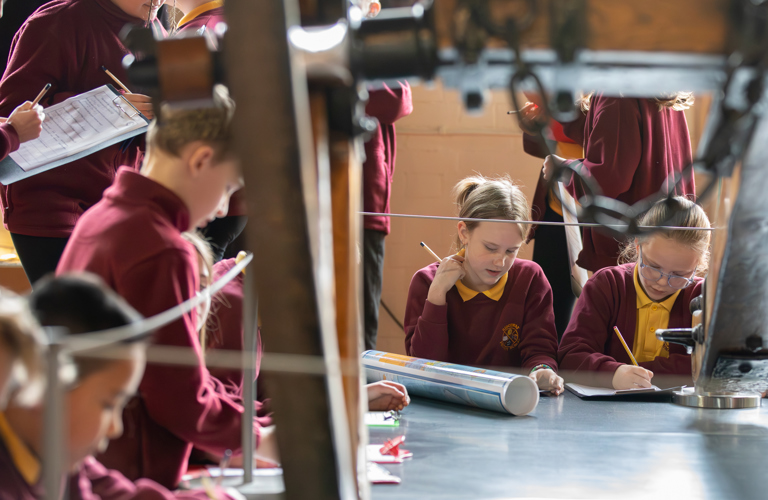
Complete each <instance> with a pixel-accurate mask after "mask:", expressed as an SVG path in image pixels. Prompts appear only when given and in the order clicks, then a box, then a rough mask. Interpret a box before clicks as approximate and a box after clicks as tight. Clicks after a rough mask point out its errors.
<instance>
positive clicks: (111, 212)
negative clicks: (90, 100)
mask: <svg viewBox="0 0 768 500" xmlns="http://www.w3.org/2000/svg"><path fill="white" fill-rule="evenodd" d="M216 102H217V105H216V106H215V107H213V108H205V109H198V110H194V109H187V110H176V111H173V110H168V111H167V112H166V113H165V114H164V116H163V117H162V120H161V122H160V124H158V123H156V122H153V124H152V125H151V126H150V130H149V132H148V135H147V137H148V149H147V156H146V157H145V159H144V165H143V166H142V170H141V173H136V172H134V171H132V170H131V169H127V168H124V169H121V170H120V171H119V172H118V175H117V179H116V181H115V184H114V185H113V186H112V187H111V188H109V189H108V190H107V191H106V192H105V193H104V198H103V200H102V201H100V202H99V203H98V204H96V205H95V206H94V207H93V208H92V209H91V210H89V211H88V212H87V213H86V214H85V215H84V216H83V217H82V218H81V220H80V222H79V223H78V225H77V227H76V228H75V231H74V232H73V234H72V238H71V239H70V242H69V243H68V245H67V248H66V250H65V251H64V255H62V258H61V262H60V263H59V267H58V270H57V272H58V273H62V272H68V271H90V272H93V273H96V274H98V275H99V276H101V277H102V278H103V279H104V280H105V281H106V283H107V284H108V285H109V286H111V287H112V288H113V289H114V290H115V291H117V292H118V293H119V294H120V295H122V296H123V297H124V298H125V299H126V300H127V301H128V302H129V303H130V304H131V305H132V306H134V307H135V308H136V309H137V310H138V311H139V312H141V313H142V314H143V315H144V316H147V317H150V316H153V315H155V314H158V313H160V312H162V311H165V310H167V309H170V308H172V307H174V306H176V305H177V304H179V303H181V302H183V301H185V300H187V299H189V298H190V297H193V296H195V293H196V292H197V291H198V289H199V273H198V268H197V266H198V263H197V254H196V251H195V249H194V247H193V246H192V245H191V244H190V243H189V242H187V241H186V240H185V239H183V238H182V236H181V233H182V232H183V231H187V230H190V229H192V228H195V227H199V226H202V225H205V223H206V222H208V221H210V220H213V218H214V217H215V215H216V213H217V212H219V211H220V210H221V208H222V207H226V204H227V203H228V202H229V195H230V194H231V193H232V192H234V191H235V190H237V189H238V188H239V187H240V185H241V179H240V175H239V172H238V169H237V164H236V161H235V159H234V158H233V157H232V156H231V151H230V148H231V145H230V141H231V132H230V126H231V125H230V123H231V116H232V112H233V108H234V104H233V103H232V101H231V100H230V99H229V97H228V96H227V95H226V89H223V88H221V87H219V88H217V95H216ZM196 323H197V317H196V315H194V314H193V315H186V316H184V317H183V318H182V319H179V320H177V321H175V322H173V323H171V324H170V325H168V326H166V327H164V328H161V329H160V330H158V331H157V332H156V334H155V337H154V340H155V342H156V343H158V344H161V345H170V346H181V347H187V348H189V349H190V350H191V351H192V352H194V353H195V354H196V355H197V356H198V362H199V364H198V366H197V367H195V368H186V367H184V368H182V367H175V366H165V365H150V366H149V367H148V368H147V370H146V373H145V375H144V378H143V379H142V382H141V385H140V386H139V397H137V398H134V399H133V400H132V401H131V402H130V403H129V404H128V406H127V407H126V410H125V417H124V418H125V421H126V432H125V434H124V435H123V437H122V438H121V439H119V440H117V441H114V442H113V443H112V444H111V445H110V447H109V449H108V450H107V451H106V453H105V454H104V455H103V456H102V457H101V459H102V461H103V462H104V463H105V465H107V466H108V467H112V468H115V469H118V470H120V471H121V472H123V473H124V474H125V475H126V476H128V477H129V478H131V479H134V478H138V477H149V478H151V479H155V480H156V481H158V482H159V483H161V484H163V485H166V486H168V487H173V486H175V485H176V484H177V483H178V481H179V479H180V478H181V475H182V474H183V473H184V472H185V470H186V463H187V459H188V457H189V453H190V451H191V449H192V446H193V445H194V446H196V447H197V448H200V449H202V450H205V451H207V452H209V453H212V454H215V455H222V454H223V453H224V452H225V451H226V450H228V449H229V450H232V451H233V452H235V453H240V452H243V453H251V452H252V450H240V439H241V437H240V425H241V419H242V413H243V408H242V407H241V405H240V404H238V402H237V401H236V400H235V399H234V398H233V397H232V396H231V395H229V394H228V393H227V392H226V390H225V389H224V387H223V385H222V384H221V383H220V382H219V381H217V380H215V379H214V378H213V377H212V376H211V375H210V374H209V372H208V370H207V369H206V368H205V362H204V359H203V357H202V354H201V346H200V340H199V338H198V331H197V324H196ZM263 423H266V422H261V421H256V422H254V434H255V435H256V442H257V443H259V450H260V452H262V453H263V454H264V457H265V458H267V459H272V460H274V459H275V458H276V456H275V455H276V452H275V450H274V442H273V438H272V428H271V427H270V428H267V429H262V424H263ZM260 431H262V432H260ZM262 433H263V434H262ZM260 434H262V436H261V437H262V438H263V440H264V442H261V443H260V442H259V437H260Z"/></svg>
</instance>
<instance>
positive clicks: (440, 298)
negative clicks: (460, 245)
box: [427, 255, 466, 306]
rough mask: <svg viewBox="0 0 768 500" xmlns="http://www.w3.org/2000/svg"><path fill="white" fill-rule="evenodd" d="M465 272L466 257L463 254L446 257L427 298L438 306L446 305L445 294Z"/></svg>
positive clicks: (438, 269)
mask: <svg viewBox="0 0 768 500" xmlns="http://www.w3.org/2000/svg"><path fill="white" fill-rule="evenodd" d="M465 274H466V271H465V270H464V257H462V256H461V255H451V256H450V257H446V258H444V259H443V261H442V262H440V266H438V268H437V272H436V273H435V279H434V280H432V284H431V285H430V286H429V293H428V294H427V300H428V301H430V302H432V303H433V304H434V305H436V306H444V305H445V294H446V293H448V290H450V289H451V287H453V285H455V284H456V282H457V281H459V280H460V279H461V278H463V277H464V275H465Z"/></svg>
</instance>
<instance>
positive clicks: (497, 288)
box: [456, 248, 509, 302]
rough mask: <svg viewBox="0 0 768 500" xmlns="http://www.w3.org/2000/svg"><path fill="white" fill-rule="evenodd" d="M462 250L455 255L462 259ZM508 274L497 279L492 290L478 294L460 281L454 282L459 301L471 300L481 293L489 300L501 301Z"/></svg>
mask: <svg viewBox="0 0 768 500" xmlns="http://www.w3.org/2000/svg"><path fill="white" fill-rule="evenodd" d="M464 252H465V251H464V249H463V248H462V249H461V250H460V251H459V253H457V254H456V255H460V256H462V257H464ZM508 275H509V273H505V274H503V275H502V276H501V278H499V281H498V282H496V284H495V285H493V287H492V288H490V289H488V290H486V291H484V292H478V291H476V290H472V289H471V288H469V287H468V286H467V285H465V284H464V283H462V282H461V280H459V281H457V282H456V289H457V290H458V291H459V295H461V300H463V301H464V302H466V301H468V300H471V299H473V298H475V296H476V295H477V294H479V293H482V294H483V295H485V296H486V297H488V298H489V299H491V300H495V301H496V302H498V301H499V300H500V299H501V296H502V295H504V287H505V286H506V285H507V276H508Z"/></svg>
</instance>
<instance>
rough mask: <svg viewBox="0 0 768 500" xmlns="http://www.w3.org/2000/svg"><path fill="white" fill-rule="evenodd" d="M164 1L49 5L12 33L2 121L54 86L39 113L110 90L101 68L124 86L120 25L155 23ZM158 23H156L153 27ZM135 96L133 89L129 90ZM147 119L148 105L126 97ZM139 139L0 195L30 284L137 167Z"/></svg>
mask: <svg viewBox="0 0 768 500" xmlns="http://www.w3.org/2000/svg"><path fill="white" fill-rule="evenodd" d="M162 3H163V0H159V1H158V0H155V1H154V2H147V0H53V1H51V2H49V3H47V4H45V5H43V6H42V7H40V8H39V9H38V10H37V11H36V12H35V13H34V14H32V15H31V16H30V17H29V19H27V21H26V22H25V23H24V25H23V26H22V27H21V28H20V29H19V31H18V32H17V33H16V36H15V37H14V40H13V45H12V47H11V54H10V56H9V59H8V66H7V68H6V70H5V74H4V75H3V79H2V82H0V115H5V114H6V113H9V112H10V111H11V110H12V109H14V108H15V107H16V106H18V105H20V104H21V103H23V102H24V101H27V100H32V99H34V98H35V95H36V94H37V93H38V92H40V89H42V88H43V87H44V86H45V85H46V84H47V83H50V84H51V85H52V87H51V89H50V90H49V91H48V93H47V94H46V96H45V98H44V99H43V101H42V102H41V104H43V105H44V106H48V105H51V104H56V103H59V102H61V101H63V100H65V99H67V98H69V97H72V96H74V95H77V94H81V93H83V92H86V91H88V90H92V89H94V88H96V87H100V86H102V85H105V84H108V83H114V82H113V81H112V80H111V79H110V78H109V77H108V76H107V75H106V73H104V71H102V70H101V69H100V68H101V66H102V65H103V66H105V67H106V68H107V69H109V70H110V71H111V72H112V73H114V74H115V76H117V78H119V79H120V80H122V81H123V82H126V81H127V77H126V73H125V70H124V69H123V64H122V60H123V57H124V56H125V55H126V54H128V49H126V48H125V46H124V45H123V43H122V41H120V37H119V33H120V31H121V30H122V29H123V27H124V26H125V25H126V24H140V25H143V24H144V23H145V22H146V20H147V19H148V18H150V19H154V18H155V15H156V13H157V9H159V8H160V6H161V5H162ZM153 22H156V21H153ZM133 90H136V89H133ZM126 99H128V100H130V101H131V102H132V104H133V105H134V106H136V108H137V109H138V110H139V111H141V112H143V113H144V114H145V115H147V116H148V117H150V118H151V116H152V114H151V113H152V105H151V102H149V101H150V99H149V97H147V96H145V95H142V94H140V93H134V94H126ZM140 142H141V141H140V139H138V138H136V139H134V140H133V141H128V142H126V143H123V144H116V145H113V146H110V147H108V148H105V149H103V150H101V151H98V152H96V153H94V154H92V155H90V156H87V157H85V158H82V159H80V160H76V161H73V162H71V163H68V164H66V165H63V166H61V167H58V168H55V169H53V170H49V171H47V172H43V173H40V174H37V175H35V176H34V177H30V178H29V179H25V180H22V181H19V182H16V183H14V184H11V185H9V186H2V187H1V188H0V198H2V207H1V208H2V212H3V221H4V224H5V227H6V229H8V231H10V232H11V236H12V238H13V242H14V245H15V246H16V250H17V252H18V254H19V258H20V259H21V263H22V265H23V266H24V271H25V272H26V273H27V277H28V278H29V280H30V282H32V283H34V282H35V281H37V280H38V279H39V278H40V277H41V276H43V275H44V274H46V273H48V272H52V271H53V270H55V269H56V264H57V263H58V261H59V257H60V256H61V252H62V251H63V250H64V245H66V242H67V238H68V237H69V235H70V233H71V232H72V230H73V228H74V226H75V223H76V222H77V220H78V218H79V217H80V216H81V215H82V214H83V212H84V211H85V210H87V209H88V208H90V207H91V206H92V205H93V204H94V203H96V202H97V201H99V199H101V195H102V192H103V191H104V189H106V188H107V187H109V185H110V184H112V181H113V180H114V178H115V174H116V172H117V169H118V167H120V166H121V165H127V166H129V167H132V168H134V169H136V168H138V166H139V165H140V163H141V151H140V150H139V144H140Z"/></svg>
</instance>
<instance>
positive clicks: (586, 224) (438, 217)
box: [358, 212, 717, 231]
mask: <svg viewBox="0 0 768 500" xmlns="http://www.w3.org/2000/svg"><path fill="white" fill-rule="evenodd" d="M358 213H359V214H360V215H373V216H376V217H401V218H404V219H434V220H455V221H475V222H506V223H507V224H536V225H538V226H579V227H624V226H622V225H620V224H596V223H593V222H548V221H536V220H508V219H473V218H471V217H446V216H442V215H412V214H385V213H377V212H358ZM637 227H638V228H639V229H659V228H664V229H669V230H679V231H714V230H715V229H717V228H714V227H684V226H637Z"/></svg>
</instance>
